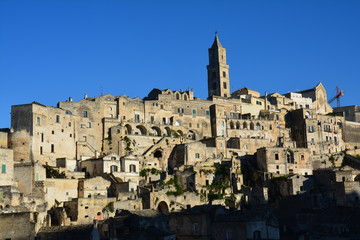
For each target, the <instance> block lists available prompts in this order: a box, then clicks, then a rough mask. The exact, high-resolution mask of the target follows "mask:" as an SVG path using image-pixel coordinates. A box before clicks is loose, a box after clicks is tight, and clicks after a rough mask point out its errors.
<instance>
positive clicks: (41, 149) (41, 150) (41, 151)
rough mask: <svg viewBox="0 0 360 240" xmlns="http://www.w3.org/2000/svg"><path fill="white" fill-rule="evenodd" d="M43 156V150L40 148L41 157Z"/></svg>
mask: <svg viewBox="0 0 360 240" xmlns="http://www.w3.org/2000/svg"><path fill="white" fill-rule="evenodd" d="M42 154H43V148H42V147H40V155H42Z"/></svg>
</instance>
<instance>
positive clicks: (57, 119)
mask: <svg viewBox="0 0 360 240" xmlns="http://www.w3.org/2000/svg"><path fill="white" fill-rule="evenodd" d="M56 122H57V123H59V122H60V116H59V115H56Z"/></svg>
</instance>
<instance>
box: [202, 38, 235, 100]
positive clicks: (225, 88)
mask: <svg viewBox="0 0 360 240" xmlns="http://www.w3.org/2000/svg"><path fill="white" fill-rule="evenodd" d="M207 72H208V99H211V98H212V96H220V97H225V98H227V97H230V80H229V65H227V64H226V49H225V48H223V46H222V45H221V43H220V41H219V37H218V35H217V33H215V40H214V43H213V44H212V46H211V48H209V65H207Z"/></svg>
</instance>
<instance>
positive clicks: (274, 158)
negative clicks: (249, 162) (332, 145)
mask: <svg viewBox="0 0 360 240" xmlns="http://www.w3.org/2000/svg"><path fill="white" fill-rule="evenodd" d="M256 159H257V164H258V166H259V169H260V170H262V171H263V172H265V173H271V175H286V174H298V175H312V169H313V168H312V158H311V154H310V151H309V150H308V149H306V148H280V147H273V148H259V149H258V150H257V156H256Z"/></svg>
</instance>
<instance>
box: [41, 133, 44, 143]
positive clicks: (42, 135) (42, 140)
mask: <svg viewBox="0 0 360 240" xmlns="http://www.w3.org/2000/svg"><path fill="white" fill-rule="evenodd" d="M41 142H44V133H41Z"/></svg>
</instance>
